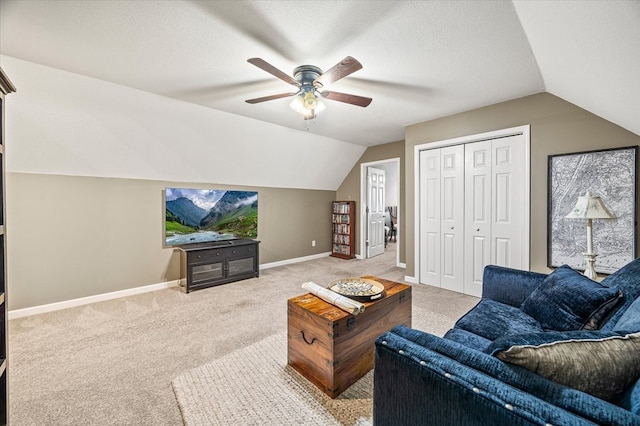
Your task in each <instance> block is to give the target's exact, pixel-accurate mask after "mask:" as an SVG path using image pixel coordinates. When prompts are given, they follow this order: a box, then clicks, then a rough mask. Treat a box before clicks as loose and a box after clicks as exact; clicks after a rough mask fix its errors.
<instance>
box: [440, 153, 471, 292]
mask: <svg viewBox="0 0 640 426" xmlns="http://www.w3.org/2000/svg"><path fill="white" fill-rule="evenodd" d="M440 165H441V166H440V188H441V189H440V204H441V209H440V211H441V215H440V217H441V221H440V226H441V232H440V234H441V238H440V251H441V252H440V257H441V274H440V286H441V287H442V288H445V289H447V290H453V291H457V292H460V293H461V292H463V290H464V288H463V287H464V167H465V166H464V146H463V145H455V146H450V147H446V148H442V149H441V152H440Z"/></svg>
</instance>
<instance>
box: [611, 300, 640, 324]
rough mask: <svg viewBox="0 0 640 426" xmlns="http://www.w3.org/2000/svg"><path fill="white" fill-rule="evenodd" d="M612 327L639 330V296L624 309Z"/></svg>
mask: <svg viewBox="0 0 640 426" xmlns="http://www.w3.org/2000/svg"><path fill="white" fill-rule="evenodd" d="M613 329H614V330H624V331H640V298H638V299H636V301H635V302H633V303H632V304H631V306H629V307H628V308H627V310H626V311H624V313H623V314H622V316H621V317H620V319H619V320H618V322H617V323H616V325H615V326H614V327H613Z"/></svg>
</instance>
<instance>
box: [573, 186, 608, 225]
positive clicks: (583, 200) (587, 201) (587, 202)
mask: <svg viewBox="0 0 640 426" xmlns="http://www.w3.org/2000/svg"><path fill="white" fill-rule="evenodd" d="M565 217H566V218H567V219H615V218H616V215H614V214H613V213H611V212H610V211H609V209H607V207H606V206H605V205H604V203H603V202H602V199H601V198H600V197H598V196H597V195H592V194H591V192H587V193H586V195H585V196H584V197H578V202H577V203H576V205H575V206H574V207H573V210H571V212H570V213H569V214H568V215H566V216H565Z"/></svg>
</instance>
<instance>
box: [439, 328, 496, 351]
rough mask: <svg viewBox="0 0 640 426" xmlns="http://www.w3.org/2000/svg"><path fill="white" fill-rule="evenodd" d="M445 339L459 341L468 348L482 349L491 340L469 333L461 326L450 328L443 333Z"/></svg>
mask: <svg viewBox="0 0 640 426" xmlns="http://www.w3.org/2000/svg"><path fill="white" fill-rule="evenodd" d="M444 338H445V339H449V340H453V341H454V342H458V343H461V344H463V345H465V346H467V347H469V348H472V349H475V350H478V351H484V350H485V349H486V348H487V347H488V346H489V345H490V344H491V340H489V339H485V338H484V337H482V336H478V335H477V334H474V333H471V332H469V331H467V330H463V329H461V328H452V329H451V330H449V331H447V334H445V335H444Z"/></svg>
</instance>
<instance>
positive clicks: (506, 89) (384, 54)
mask: <svg viewBox="0 0 640 426" xmlns="http://www.w3.org/2000/svg"><path fill="white" fill-rule="evenodd" d="M0 53H2V54H3V55H8V56H13V57H16V58H20V59H24V60H27V61H31V62H35V63H39V64H43V65H47V66H50V67H54V68H59V69H62V70H66V71H70V72H73V73H78V74H83V75H86V76H90V77H94V78H98V79H101V80H106V81H109V82H113V83H117V84H121V85H124V86H128V87H132V88H137V89H140V90H144V91H148V92H152V93H156V94H160V95H164V96H167V97H172V98H176V99H181V100H183V101H186V102H191V103H195V104H199V105H203V106H205V107H208V108H213V109H217V110H222V111H226V112H230V113H234V114H239V115H242V116H246V117H251V118H254V119H257V120H262V121H266V122H270V123H274V124H278V125H281V126H285V127H289V128H293V129H299V130H301V131H307V124H309V126H310V129H309V131H310V132H312V133H316V134H318V135H323V136H327V137H331V138H334V139H338V140H342V141H346V142H352V143H356V144H360V145H376V144H381V143H386V142H391V141H396V140H401V139H403V138H404V127H405V126H407V125H410V124H414V123H417V122H422V121H426V120H430V119H434V118H438V117H442V116H446V115H450V114H453V113H457V112H461V111H466V110H470V109H474V108H478V107H482V106H485V105H490V104H494V103H497V102H502V101H505V100H509V99H515V98H520V97H523V96H526V95H530V94H534V93H539V92H542V91H548V92H551V93H553V94H555V95H557V96H560V97H562V98H564V99H566V100H568V101H569V102H572V103H574V104H577V105H578V106H581V107H583V108H585V109H587V110H589V111H591V112H593V113H595V114H597V115H600V116H602V117H604V118H606V119H608V120H610V121H612V122H614V123H616V124H619V125H621V126H623V127H625V128H627V129H628V130H630V131H632V132H634V133H636V134H640V101H639V100H640V79H638V77H637V76H638V75H640V54H639V53H640V2H639V1H594V0H592V1H571V2H570V1H548V2H547V1H533V2H527V1H515V2H512V1H395V0H394V1H195V0H187V1H162V0H155V1H143V0H138V1H120V0H117V1H110V0H101V1H75V0H68V1H46V0H40V1H12V0H2V1H1V2H0ZM348 55H350V56H353V57H355V58H357V59H358V60H359V61H360V62H361V63H362V64H363V69H362V70H359V71H357V72H356V73H354V74H352V75H350V76H348V77H346V78H344V79H342V80H340V81H338V82H336V83H334V84H332V85H330V86H329V87H326V88H327V89H329V90H335V91H338V92H346V93H352V94H356V95H361V96H367V97H371V98H373V102H372V103H371V105H370V106H369V107H367V108H360V107H356V106H351V105H346V104H342V103H339V102H335V101H326V103H327V109H326V110H325V111H323V112H322V113H321V114H320V115H319V116H318V118H317V119H316V120H314V121H312V122H310V123H307V122H305V121H304V120H302V119H301V117H300V116H298V115H297V114H296V113H294V112H293V111H292V110H290V109H289V107H288V103H289V99H286V98H285V99H279V100H274V101H269V102H264V103H261V104H256V105H250V104H247V103H245V102H244V100H245V99H250V98H256V97H261V96H267V95H271V94H276V93H282V92H289V91H291V89H292V88H293V87H292V86H290V85H287V84H286V83H284V82H283V81H281V80H278V79H276V78H275V77H273V76H271V75H270V74H267V73H266V72H264V71H262V70H260V69H258V68H256V67H255V66H253V65H251V64H249V63H247V62H246V60H247V59H248V58H251V57H261V58H263V59H264V60H266V61H267V62H269V63H271V64H272V65H274V66H275V67H277V68H279V69H281V70H282V71H284V72H286V73H288V74H292V72H293V69H294V68H295V67H296V66H298V65H301V64H312V65H316V66H319V67H320V68H322V69H323V70H327V69H329V68H330V67H331V66H333V65H334V64H336V63H337V62H339V61H340V60H341V59H343V58H344V57H346V56H348ZM0 65H1V64H0Z"/></svg>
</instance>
